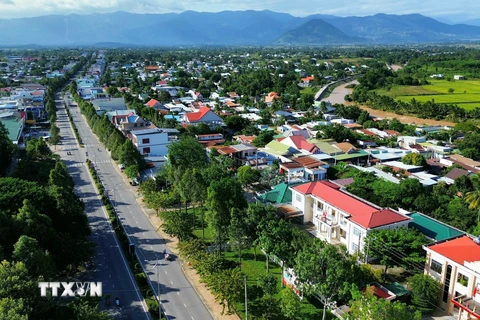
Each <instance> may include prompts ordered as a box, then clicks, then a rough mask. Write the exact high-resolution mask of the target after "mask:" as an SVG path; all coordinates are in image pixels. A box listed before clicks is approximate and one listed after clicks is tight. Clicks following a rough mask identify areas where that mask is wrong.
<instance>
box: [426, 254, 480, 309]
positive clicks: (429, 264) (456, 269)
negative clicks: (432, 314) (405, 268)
mask: <svg viewBox="0 0 480 320" xmlns="http://www.w3.org/2000/svg"><path fill="white" fill-rule="evenodd" d="M433 261H435V262H433ZM436 263H439V264H440V265H441V272H437V271H435V270H433V269H435V268H434V267H433V266H434V265H436ZM449 265H450V266H451V267H452V272H451V276H450V277H449V278H448V279H447V277H446V275H447V268H448V266H449ZM424 273H425V274H427V275H429V276H431V277H432V278H434V279H435V280H437V281H439V282H440V283H441V288H442V290H441V292H442V293H441V295H440V298H439V301H438V305H439V306H440V307H441V308H442V309H443V310H445V311H446V312H448V313H450V314H451V313H453V310H454V307H455V306H454V304H453V303H452V302H451V300H452V299H453V298H454V297H455V295H456V294H459V295H467V296H468V297H472V296H473V291H474V288H475V287H478V286H479V285H480V274H479V273H477V272H475V271H473V270H471V269H469V268H466V267H465V266H463V265H459V264H457V263H456V262H454V261H452V260H450V259H448V258H445V257H444V256H442V255H440V254H437V253H436V252H433V251H428V250H427V259H426V262H425V270H424ZM459 274H462V275H464V276H466V277H468V284H467V285H466V286H464V285H463V284H461V283H460V282H459V281H458V277H459ZM446 284H450V287H449V289H448V296H447V297H446V299H445V297H444V291H445V289H446V287H445V286H446ZM474 299H475V302H477V303H480V295H479V294H477V295H476V296H475V297H474ZM445 301H446V302H445ZM464 315H465V313H464Z"/></svg>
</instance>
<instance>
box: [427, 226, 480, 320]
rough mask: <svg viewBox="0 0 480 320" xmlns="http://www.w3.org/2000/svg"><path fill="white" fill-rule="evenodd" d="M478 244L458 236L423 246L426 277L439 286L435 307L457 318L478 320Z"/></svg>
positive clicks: (474, 239) (468, 237)
mask: <svg viewBox="0 0 480 320" xmlns="http://www.w3.org/2000/svg"><path fill="white" fill-rule="evenodd" d="M479 243H480V241H479V239H478V238H472V237H470V236H469V235H459V236H457V237H455V238H450V239H446V240H443V241H440V242H435V243H433V244H429V245H426V246H424V247H423V248H424V250H425V251H426V252H427V259H426V262H425V270H424V272H425V274H427V275H429V276H431V277H432V278H434V279H435V280H437V281H439V282H440V284H441V287H442V291H441V296H440V298H439V300H438V301H432V303H434V304H438V305H439V306H440V308H441V309H443V310H445V311H446V312H447V313H449V314H451V315H452V314H455V313H457V312H458V318H457V319H480V296H479V295H480V294H479V295H477V292H478V291H479V290H480V245H479Z"/></svg>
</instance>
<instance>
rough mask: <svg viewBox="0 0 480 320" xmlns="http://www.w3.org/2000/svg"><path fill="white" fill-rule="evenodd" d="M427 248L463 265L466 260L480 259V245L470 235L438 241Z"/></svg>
mask: <svg viewBox="0 0 480 320" xmlns="http://www.w3.org/2000/svg"><path fill="white" fill-rule="evenodd" d="M427 248H428V249H430V250H432V251H434V252H436V253H438V254H441V255H442V256H444V257H446V258H448V259H450V260H452V261H455V262H456V263H459V264H461V265H463V264H464V263H465V261H467V262H474V261H480V245H478V244H476V243H475V242H474V241H473V240H472V239H471V238H470V237H469V236H463V237H459V238H455V239H452V240H447V241H444V242H440V243H436V244H433V245H430V246H428V247H427Z"/></svg>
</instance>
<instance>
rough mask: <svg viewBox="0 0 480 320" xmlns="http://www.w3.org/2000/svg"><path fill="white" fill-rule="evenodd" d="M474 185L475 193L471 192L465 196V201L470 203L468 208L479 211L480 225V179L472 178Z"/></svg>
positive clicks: (479, 221) (478, 221)
mask: <svg viewBox="0 0 480 320" xmlns="http://www.w3.org/2000/svg"><path fill="white" fill-rule="evenodd" d="M472 182H473V185H474V186H475V191H470V192H467V193H466V194H465V201H466V202H467V203H468V208H470V209H478V216H477V223H480V188H479V187H480V186H479V184H480V177H479V176H478V175H477V176H473V177H472Z"/></svg>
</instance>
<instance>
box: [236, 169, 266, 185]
mask: <svg viewBox="0 0 480 320" xmlns="http://www.w3.org/2000/svg"><path fill="white" fill-rule="evenodd" d="M260 175H261V172H260V171H259V170H255V169H252V167H250V166H241V167H240V168H238V170H237V177H238V181H239V182H240V183H241V184H242V185H244V186H246V185H249V184H252V183H253V182H257V181H258V180H259V179H260Z"/></svg>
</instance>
